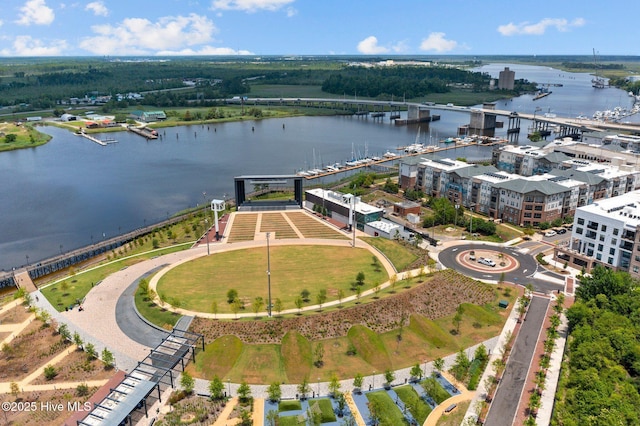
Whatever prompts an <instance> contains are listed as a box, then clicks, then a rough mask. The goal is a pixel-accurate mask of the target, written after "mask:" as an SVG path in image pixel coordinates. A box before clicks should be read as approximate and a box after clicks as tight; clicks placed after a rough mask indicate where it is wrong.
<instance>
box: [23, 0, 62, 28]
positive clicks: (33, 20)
mask: <svg viewBox="0 0 640 426" xmlns="http://www.w3.org/2000/svg"><path fill="white" fill-rule="evenodd" d="M20 12H22V15H21V16H20V19H18V20H17V21H16V23H18V24H20V25H31V24H36V25H49V24H50V23H52V22H53V20H54V19H55V14H54V13H53V9H51V8H50V7H47V5H46V3H45V0H28V1H27V2H26V3H25V4H24V6H22V7H21V8H20Z"/></svg>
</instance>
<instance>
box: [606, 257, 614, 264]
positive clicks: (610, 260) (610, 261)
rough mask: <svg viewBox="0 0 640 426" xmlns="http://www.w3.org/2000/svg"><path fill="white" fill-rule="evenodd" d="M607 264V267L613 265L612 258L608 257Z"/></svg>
mask: <svg viewBox="0 0 640 426" xmlns="http://www.w3.org/2000/svg"><path fill="white" fill-rule="evenodd" d="M607 263H608V264H609V265H613V257H610V258H609V260H608V261H607Z"/></svg>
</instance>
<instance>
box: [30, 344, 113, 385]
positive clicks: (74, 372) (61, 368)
mask: <svg viewBox="0 0 640 426" xmlns="http://www.w3.org/2000/svg"><path fill="white" fill-rule="evenodd" d="M67 351H69V349H67ZM54 367H55V369H56V372H57V373H58V374H57V375H56V377H55V378H54V379H53V380H47V379H46V378H45V377H44V374H43V375H41V376H40V377H37V378H36V379H35V380H33V381H32V382H31V383H32V384H34V385H41V384H44V383H61V382H81V381H86V380H102V379H105V380H106V379H109V378H110V377H111V376H112V375H113V369H109V370H107V369H105V368H104V363H103V362H102V361H100V360H98V359H94V360H92V361H89V360H88V357H87V354H86V353H85V352H82V351H77V350H72V351H70V352H69V355H67V356H66V357H64V359H62V360H61V361H60V362H58V363H57V364H55V366H54Z"/></svg>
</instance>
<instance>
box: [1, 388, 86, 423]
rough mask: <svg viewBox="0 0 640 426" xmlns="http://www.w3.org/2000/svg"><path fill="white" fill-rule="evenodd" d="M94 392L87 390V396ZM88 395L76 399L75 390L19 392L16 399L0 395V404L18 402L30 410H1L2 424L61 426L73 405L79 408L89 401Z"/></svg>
mask: <svg viewBox="0 0 640 426" xmlns="http://www.w3.org/2000/svg"><path fill="white" fill-rule="evenodd" d="M95 391H96V389H95V388H90V389H89V395H92V394H93V393H94V392H95ZM89 395H87V396H84V397H78V396H77V395H76V393H75V389H66V390H57V391H40V392H21V393H20V394H18V397H17V399H16V398H14V396H13V395H10V394H5V395H0V402H5V401H7V402H14V401H18V402H21V403H23V406H24V405H25V404H26V405H28V406H29V407H30V408H33V409H32V410H29V411H27V410H3V411H4V412H3V415H2V420H3V421H6V423H3V424H9V425H53V426H58V425H63V424H64V423H65V421H66V420H67V419H68V418H69V416H70V415H71V414H72V412H73V411H70V410H69V408H73V405H74V403H76V404H78V406H81V405H82V404H83V403H84V402H85V401H87V400H88V399H89Z"/></svg>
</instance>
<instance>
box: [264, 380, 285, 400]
mask: <svg viewBox="0 0 640 426" xmlns="http://www.w3.org/2000/svg"><path fill="white" fill-rule="evenodd" d="M267 395H268V396H269V401H271V402H278V401H280V398H281V397H282V389H280V383H278V382H273V383H271V384H270V385H269V387H268V388H267Z"/></svg>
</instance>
